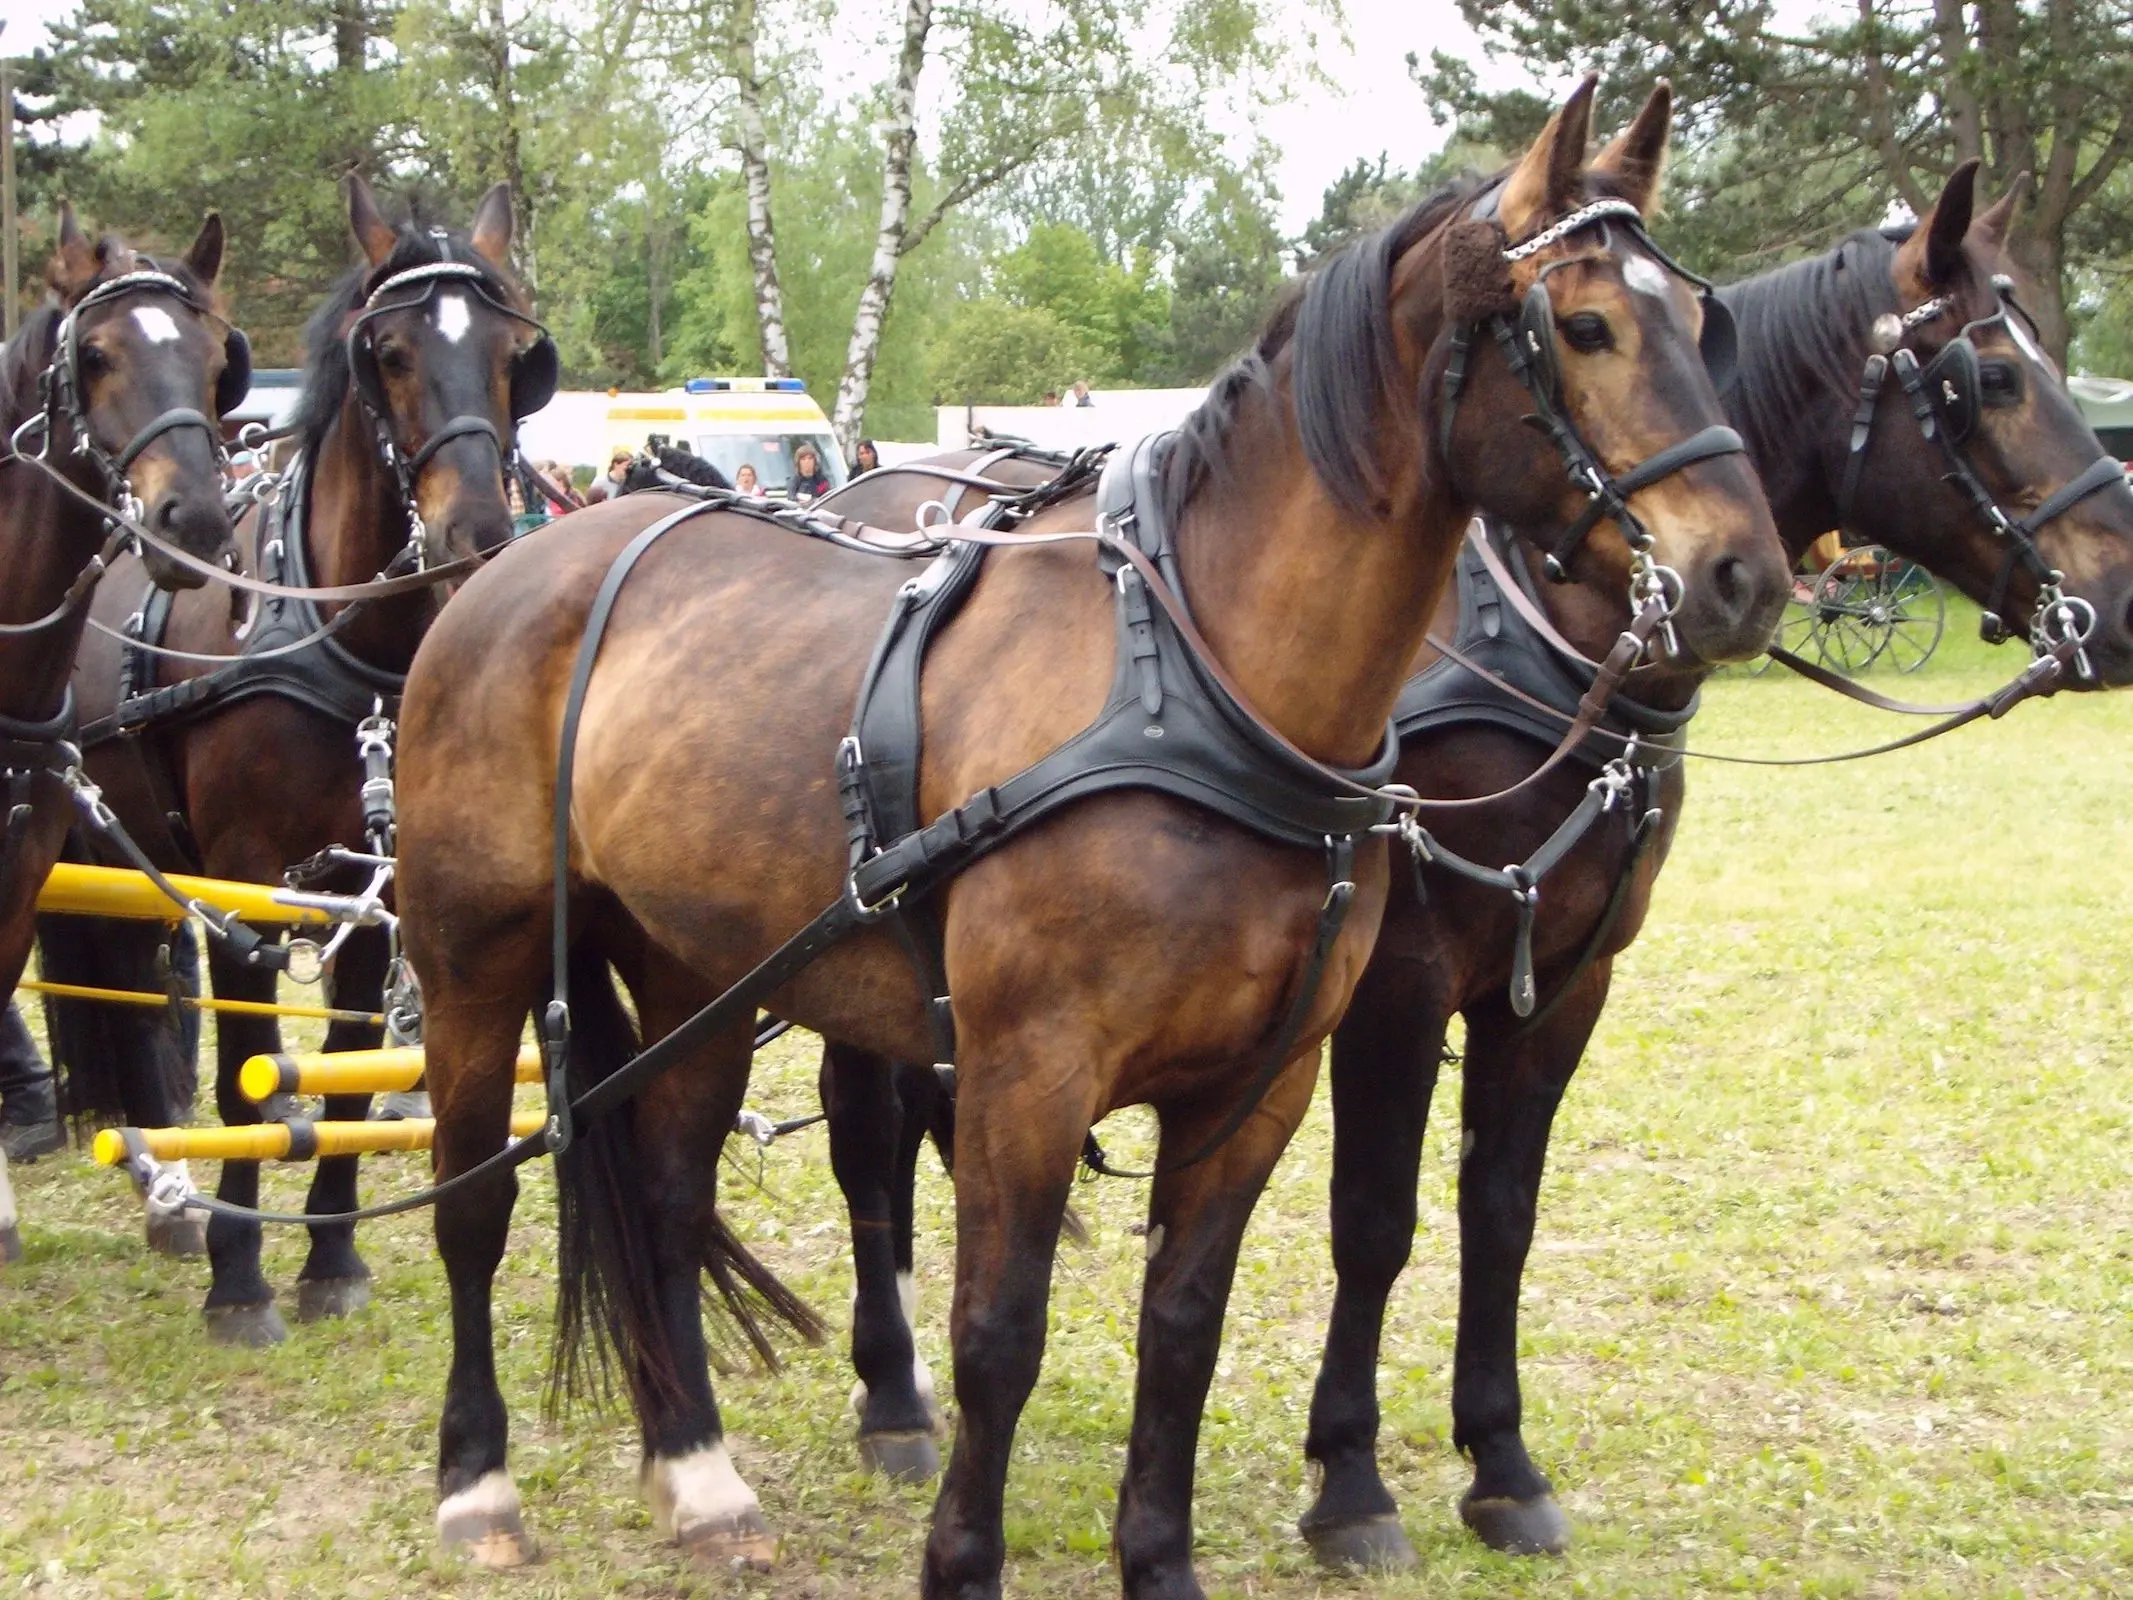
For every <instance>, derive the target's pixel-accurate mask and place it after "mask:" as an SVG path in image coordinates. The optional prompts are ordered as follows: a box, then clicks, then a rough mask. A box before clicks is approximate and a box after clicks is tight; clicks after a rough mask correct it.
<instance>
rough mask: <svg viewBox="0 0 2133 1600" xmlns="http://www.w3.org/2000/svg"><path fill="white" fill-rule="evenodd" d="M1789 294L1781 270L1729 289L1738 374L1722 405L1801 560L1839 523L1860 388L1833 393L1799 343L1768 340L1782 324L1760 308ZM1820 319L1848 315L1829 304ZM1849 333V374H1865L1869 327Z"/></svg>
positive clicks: (1827, 321) (1782, 534) (1830, 321)
mask: <svg viewBox="0 0 2133 1600" xmlns="http://www.w3.org/2000/svg"><path fill="white" fill-rule="evenodd" d="M1786 292H1788V291H1787V289H1786V286H1785V285H1784V283H1783V273H1782V269H1781V270H1780V272H1775V273H1766V274H1764V275H1763V276H1762V277H1759V278H1750V279H1748V280H1746V281H1745V282H1742V283H1736V284H1729V285H1727V286H1726V288H1725V290H1724V292H1723V295H1724V299H1725V301H1726V304H1727V306H1728V307H1729V308H1730V309H1731V310H1732V311H1733V313H1734V317H1735V321H1736V324H1737V325H1738V327H1739V328H1740V330H1741V333H1740V362H1739V370H1738V373H1737V375H1736V376H1735V378H1734V381H1733V386H1732V387H1731V388H1730V389H1729V390H1728V391H1727V393H1726V396H1725V406H1726V420H1727V421H1728V422H1730V423H1732V424H1733V426H1734V427H1735V428H1736V429H1737V430H1738V431H1739V433H1740V436H1741V441H1742V442H1743V443H1744V444H1746V445H1747V447H1748V459H1749V461H1751V462H1752V463H1753V464H1754V466H1755V471H1756V475H1757V476H1758V477H1760V478H1761V479H1762V482H1763V494H1764V496H1765V498H1766V499H1767V500H1768V501H1769V503H1770V515H1771V518H1772V520H1774V521H1775V522H1776V523H1777V531H1778V538H1779V539H1780V540H1782V541H1783V542H1784V545H1785V553H1786V555H1787V556H1788V557H1789V558H1790V559H1791V560H1793V561H1798V560H1799V559H1800V557H1801V556H1802V555H1803V554H1805V553H1806V550H1807V547H1808V546H1809V545H1811V544H1813V543H1814V542H1815V540H1817V539H1819V538H1820V537H1821V536H1822V535H1823V534H1825V533H1827V532H1829V530H1830V529H1832V528H1834V527H1835V526H1836V525H1837V521H1838V510H1837V485H1838V484H1839V483H1840V482H1841V481H1842V478H1841V475H1842V473H1843V471H1844V461H1845V457H1846V455H1847V454H1848V449H1849V443H1850V438H1851V425H1852V410H1853V407H1854V406H1855V405H1856V404H1857V401H1858V391H1857V388H1856V386H1855V387H1854V388H1853V389H1852V391H1851V392H1849V393H1837V392H1833V391H1832V390H1831V389H1830V388H1829V385H1828V383H1827V381H1826V380H1825V379H1823V378H1822V377H1820V376H1818V375H1817V374H1816V373H1815V372H1814V371H1813V370H1812V368H1811V367H1810V365H1809V364H1808V360H1807V358H1806V357H1805V356H1804V355H1803V354H1802V352H1801V351H1800V350H1799V349H1798V348H1797V347H1796V342H1795V341H1794V340H1791V339H1787V338H1782V337H1771V336H1770V335H1771V334H1772V333H1773V332H1774V331H1775V330H1774V329H1773V328H1772V326H1771V324H1772V323H1774V322H1775V321H1777V320H1778V319H1777V317H1776V316H1775V315H1772V316H1770V317H1765V316H1764V315H1762V314H1760V306H1761V304H1762V302H1763V301H1764V299H1765V297H1774V296H1778V295H1781V294H1784V293H1786ZM1817 320H1818V321H1820V322H1821V326H1822V328H1823V330H1825V331H1826V330H1827V329H1828V328H1829V327H1832V326H1834V325H1835V324H1836V323H1838V322H1840V321H1849V320H1850V316H1849V314H1848V313H1846V312H1844V311H1842V310H1840V309H1839V308H1837V307H1834V306H1830V307H1826V308H1818V313H1817ZM1751 330H1753V331H1751ZM1848 332H1849V334H1850V335H1851V337H1849V338H1847V339H1846V340H1845V341H1844V342H1845V343H1846V344H1847V346H1855V347H1856V348H1854V349H1851V350H1850V351H1849V353H1848V355H1847V357H1846V361H1847V370H1849V371H1850V372H1852V373H1854V374H1859V373H1863V372H1864V370H1865V365H1866V352H1867V345H1866V336H1867V330H1866V329H1864V328H1857V329H1850V330H1848ZM1892 387H1893V386H1892ZM1886 398H1887V396H1886V393H1884V400H1886ZM1886 425H1887V424H1886V422H1885V421H1884V422H1883V423H1882V424H1881V426H1886Z"/></svg>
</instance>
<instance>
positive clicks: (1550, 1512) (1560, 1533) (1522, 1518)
mask: <svg viewBox="0 0 2133 1600" xmlns="http://www.w3.org/2000/svg"><path fill="white" fill-rule="evenodd" d="M1459 1520H1460V1521H1462V1522H1464V1523H1465V1524H1466V1525H1467V1526H1468V1527H1469V1528H1472V1529H1473V1530H1474V1533H1475V1536H1476V1537H1477V1538H1479V1539H1480V1540H1481V1542H1482V1543H1483V1544H1485V1545H1487V1546H1488V1547H1489V1548H1490V1549H1491V1550H1501V1551H1502V1552H1503V1553H1504V1554H1505V1555H1510V1556H1559V1555H1561V1554H1562V1553H1563V1552H1564V1551H1566V1550H1568V1549H1569V1548H1570V1519H1569V1518H1568V1517H1567V1516H1565V1515H1564V1514H1563V1508H1562V1507H1561V1506H1559V1505H1557V1504H1556V1503H1555V1496H1554V1495H1552V1494H1544V1495H1539V1496H1537V1497H1535V1498H1534V1499H1531V1500H1513V1499H1511V1498H1509V1497H1508V1496H1497V1497H1493V1498H1490V1499H1486V1500H1477V1499H1475V1498H1474V1497H1473V1496H1472V1495H1469V1496H1467V1498H1466V1499H1464V1500H1462V1501H1460V1502H1459Z"/></svg>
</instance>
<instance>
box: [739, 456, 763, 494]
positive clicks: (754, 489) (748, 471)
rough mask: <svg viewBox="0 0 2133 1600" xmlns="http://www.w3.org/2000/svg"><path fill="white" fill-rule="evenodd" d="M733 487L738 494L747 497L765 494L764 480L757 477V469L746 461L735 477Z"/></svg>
mask: <svg viewBox="0 0 2133 1600" xmlns="http://www.w3.org/2000/svg"><path fill="white" fill-rule="evenodd" d="M733 487H734V489H735V490H736V491H737V492H738V493H741V494H746V495H758V494H761V493H762V492H763V484H762V480H761V479H759V478H758V477H756V475H755V468H754V467H752V466H750V465H749V464H748V463H747V462H745V461H743V462H742V463H741V465H740V470H739V471H737V472H735V473H734V475H733Z"/></svg>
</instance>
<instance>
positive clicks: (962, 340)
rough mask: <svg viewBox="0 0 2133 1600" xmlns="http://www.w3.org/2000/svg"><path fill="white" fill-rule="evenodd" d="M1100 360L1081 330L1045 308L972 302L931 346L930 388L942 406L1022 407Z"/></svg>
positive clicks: (1058, 389)
mask: <svg viewBox="0 0 2133 1600" xmlns="http://www.w3.org/2000/svg"><path fill="white" fill-rule="evenodd" d="M1100 359H1101V352H1100V351H1098V350H1097V349H1096V348H1095V347H1094V346H1093V345H1092V344H1091V343H1090V342H1089V339H1088V337H1087V335H1086V334H1084V333H1083V332H1082V331H1081V330H1080V329H1078V328H1075V327H1073V326H1071V325H1070V324H1069V323H1067V322H1066V321H1065V320H1064V319H1063V318H1061V317H1060V316H1059V314H1058V313H1057V312H1055V311H1053V310H1051V308H1049V307H1048V306H1024V305H1016V304H1015V303H1014V302H1013V301H1011V300H991V299H987V300H973V301H971V302H969V303H968V304H966V305H964V306H962V307H961V308H960V309H958V310H957V312H956V314H955V315H954V316H953V317H952V318H951V319H950V320H949V322H948V324H947V326H946V327H945V328H943V329H942V330H941V335H940V338H939V339H938V340H937V341H936V343H935V345H934V348H933V389H934V392H935V394H936V395H937V396H938V397H939V398H940V400H941V401H942V403H944V404H947V405H975V406H1026V405H1033V404H1035V403H1036V402H1037V401H1039V400H1041V399H1042V398H1043V397H1044V394H1045V392H1046V391H1047V390H1050V391H1052V392H1053V393H1061V392H1063V391H1064V390H1065V389H1066V388H1067V386H1068V385H1069V384H1071V383H1073V381H1074V380H1075V379H1076V378H1080V377H1085V376H1087V375H1088V373H1089V372H1090V371H1091V369H1092V368H1093V367H1094V366H1095V364H1096V363H1097V362H1098V361H1099V360H1100Z"/></svg>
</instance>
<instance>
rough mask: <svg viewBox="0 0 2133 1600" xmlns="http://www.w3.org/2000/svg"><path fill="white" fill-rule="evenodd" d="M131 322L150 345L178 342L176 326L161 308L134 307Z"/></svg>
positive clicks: (167, 313) (168, 314)
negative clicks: (132, 321)
mask: <svg viewBox="0 0 2133 1600" xmlns="http://www.w3.org/2000/svg"><path fill="white" fill-rule="evenodd" d="M133 320H134V323H135V324H136V325H137V326H138V327H139V328H140V330H141V333H142V335H143V336H144V337H145V338H146V339H147V340H148V342H149V343H150V344H176V343H177V342H178V325H177V323H176V322H174V321H173V320H172V319H171V315H170V313H169V312H168V311H165V310H164V309H163V308H162V307H161V306H135V307H134V308H133Z"/></svg>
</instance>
